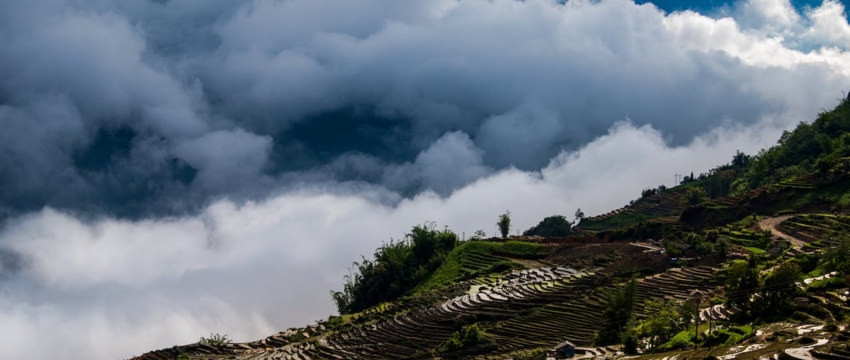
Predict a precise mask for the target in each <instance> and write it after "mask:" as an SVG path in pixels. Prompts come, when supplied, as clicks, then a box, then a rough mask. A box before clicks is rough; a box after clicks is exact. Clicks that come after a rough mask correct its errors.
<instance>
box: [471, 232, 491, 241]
mask: <svg viewBox="0 0 850 360" xmlns="http://www.w3.org/2000/svg"><path fill="white" fill-rule="evenodd" d="M485 238H487V233H486V232H484V230H475V233H474V234H473V235H472V237H471V238H469V240H483V239H485Z"/></svg>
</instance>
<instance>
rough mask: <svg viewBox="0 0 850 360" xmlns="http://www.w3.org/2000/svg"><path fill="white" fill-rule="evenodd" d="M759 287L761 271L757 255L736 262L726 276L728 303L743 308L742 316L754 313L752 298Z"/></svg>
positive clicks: (745, 316)
mask: <svg viewBox="0 0 850 360" xmlns="http://www.w3.org/2000/svg"><path fill="white" fill-rule="evenodd" d="M758 288H759V271H758V267H757V266H756V261H755V257H750V261H748V262H740V261H739V262H735V263H734V264H732V268H731V269H730V270H729V275H728V277H727V278H726V303H727V304H729V305H731V306H733V307H735V308H738V309H739V310H741V312H740V316H741V317H743V318H747V317H749V315H750V314H751V313H752V309H753V306H752V298H753V295H755V293H756V290H757V289H758Z"/></svg>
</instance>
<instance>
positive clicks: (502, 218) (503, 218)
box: [496, 211, 511, 239]
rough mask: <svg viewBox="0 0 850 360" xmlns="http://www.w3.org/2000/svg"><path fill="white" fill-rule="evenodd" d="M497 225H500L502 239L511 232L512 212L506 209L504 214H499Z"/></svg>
mask: <svg viewBox="0 0 850 360" xmlns="http://www.w3.org/2000/svg"><path fill="white" fill-rule="evenodd" d="M496 226H498V227H499V232H500V233H501V234H502V239H504V238H507V237H508V234H509V233H510V232H511V212H510V211H505V213H504V214H502V215H499V221H497V222H496Z"/></svg>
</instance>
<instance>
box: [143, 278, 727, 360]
mask: <svg viewBox="0 0 850 360" xmlns="http://www.w3.org/2000/svg"><path fill="white" fill-rule="evenodd" d="M712 276H713V270H712V269H711V268H687V269H670V270H669V271H667V272H665V273H662V274H658V275H654V276H649V277H645V278H640V279H638V280H637V299H638V301H639V306H638V312H640V311H641V310H642V308H643V300H646V299H650V298H666V299H678V300H686V299H687V298H688V296H689V293H690V291H691V290H692V289H702V290H705V291H711V290H713V289H714V284H712V283H711V280H710V279H711V278H712ZM466 284H467V286H468V287H469V291H468V292H467V293H466V294H464V295H461V296H457V297H454V298H451V299H448V300H445V301H443V302H441V303H439V304H436V305H432V306H420V307H411V308H408V309H403V310H402V311H401V312H399V311H395V313H396V315H393V316H387V317H385V318H383V319H381V320H379V321H376V322H372V323H367V324H361V325H354V326H349V327H347V328H344V329H343V330H340V331H327V330H326V329H325V328H324V326H321V327H320V326H318V325H314V326H311V327H308V328H304V329H291V330H288V331H286V332H281V333H278V334H275V335H273V336H270V337H268V338H266V339H263V340H260V341H256V342H251V343H242V344H228V345H227V346H225V347H222V348H214V347H209V346H203V345H198V344H193V345H189V346H184V347H182V348H181V349H180V350H181V351H183V352H184V353H185V354H188V355H190V358H205V359H241V360H247V359H351V358H358V359H386V358H418V357H424V358H430V357H431V356H432V354H431V351H432V350H433V349H434V348H436V347H438V346H440V345H441V344H442V343H444V342H445V341H446V340H447V339H448V338H449V337H451V335H452V333H454V332H455V331H457V330H458V329H459V328H460V326H462V325H463V324H465V323H471V322H476V323H478V324H479V326H481V327H482V328H483V329H484V330H485V332H486V333H487V336H488V337H489V338H491V339H493V340H494V341H493V342H492V343H489V344H485V345H483V346H482V347H479V348H473V349H467V350H465V351H471V352H472V353H476V354H486V353H488V352H498V353H505V352H510V351H517V350H523V349H534V348H541V347H551V346H554V345H555V344H558V343H560V342H562V341H563V340H570V341H573V342H574V343H576V344H580V345H587V344H590V342H591V341H592V338H593V334H594V332H595V331H597V330H598V329H599V324H600V321H599V319H600V318H601V316H602V312H603V311H604V309H605V301H606V297H605V291H604V290H603V289H600V288H597V287H596V286H595V277H594V273H593V271H590V270H585V271H576V270H573V269H570V268H566V267H549V268H539V269H530V270H521V271H513V272H511V273H508V274H505V275H501V276H487V277H482V278H479V279H476V280H474V281H470V282H467V283H466ZM609 288H613V287H609ZM395 310H399V309H395ZM594 351H596V352H599V353H605V350H604V349H596V350H594ZM175 354H176V353H175V352H174V351H172V350H171V349H167V350H159V351H154V352H151V353H148V354H145V355H143V356H142V357H140V359H146V360H148V359H155V360H160V359H161V360H165V359H174V357H175Z"/></svg>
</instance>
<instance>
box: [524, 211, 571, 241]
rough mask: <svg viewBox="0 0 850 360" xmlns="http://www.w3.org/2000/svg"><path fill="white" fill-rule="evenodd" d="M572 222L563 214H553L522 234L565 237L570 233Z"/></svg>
mask: <svg viewBox="0 0 850 360" xmlns="http://www.w3.org/2000/svg"><path fill="white" fill-rule="evenodd" d="M571 226H572V223H570V222H569V221H567V218H566V217H564V216H563V215H552V216H549V217H547V218H545V219H543V220H541V221H540V222H539V223H538V224H537V225H535V226H534V227H532V228H531V229H528V230H526V231H525V232H523V233H522V234H523V235H525V236H532V235H537V236H543V237H563V236H568V235H570V232H571V230H570V229H571Z"/></svg>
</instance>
